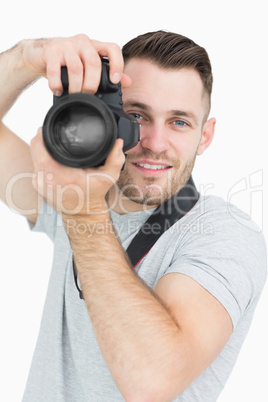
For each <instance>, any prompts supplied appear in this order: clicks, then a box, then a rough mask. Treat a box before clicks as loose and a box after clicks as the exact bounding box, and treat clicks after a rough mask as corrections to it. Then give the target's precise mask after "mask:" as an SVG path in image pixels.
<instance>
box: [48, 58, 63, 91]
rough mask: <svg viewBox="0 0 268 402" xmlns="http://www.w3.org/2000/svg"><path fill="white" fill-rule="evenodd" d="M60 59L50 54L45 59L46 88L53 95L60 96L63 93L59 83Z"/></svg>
mask: <svg viewBox="0 0 268 402" xmlns="http://www.w3.org/2000/svg"><path fill="white" fill-rule="evenodd" d="M61 61H62V60H61V59H59V58H58V57H56V55H55V54H54V52H51V53H50V54H49V56H48V58H47V68H46V70H47V71H46V73H47V80H48V86H49V88H50V89H51V91H52V92H53V94H54V95H56V96H60V95H61V94H62V91H63V87H62V82H61V64H62V63H61Z"/></svg>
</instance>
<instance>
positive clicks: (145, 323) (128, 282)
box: [64, 214, 182, 401]
mask: <svg viewBox="0 0 268 402" xmlns="http://www.w3.org/2000/svg"><path fill="white" fill-rule="evenodd" d="M72 219H73V217H72ZM75 219H76V218H75ZM64 221H65V225H66V228H68V217H65V218H64ZM79 223H83V224H85V223H86V224H87V225H89V226H90V227H91V229H93V230H92V231H91V234H90V237H88V235H87V234H84V235H79V234H77V233H75V231H74V230H69V233H68V235H69V238H70V241H71V245H72V248H73V252H74V258H75V261H76V265H77V269H78V273H79V279H80V282H81V286H82V291H83V296H84V299H85V302H86V304H87V308H88V311H89V314H90V317H91V320H92V324H93V327H94V330H95V333H96V336H97V339H98V342H99V345H100V348H101V350H102V354H103V356H104V358H105V360H106V363H107V365H108V367H109V369H110V371H111V373H112V375H113V377H114V379H115V381H116V382H117V385H118V387H119V389H120V390H121V392H122V394H123V395H124V397H125V398H126V400H139V401H143V400H145V399H144V398H145V396H146V397H150V398H152V397H153V392H155V390H158V391H157V393H158V394H159V398H160V399H159V400H161V401H162V400H165V399H162V398H163V395H165V392H166V390H164V389H161V387H163V388H164V387H165V386H166V384H167V383H169V381H167V380H171V383H172V377H173V376H174V375H178V371H177V367H178V366H179V365H178V362H179V360H180V357H181V356H180V353H182V350H181V349H179V347H178V345H179V341H180V337H181V334H180V329H179V328H178V326H177V325H176V323H175V321H174V320H173V319H172V317H171V315H170V314H169V312H168V311H167V309H166V307H165V306H164V305H163V304H162V303H161V302H160V300H158V299H157V297H156V296H155V295H154V294H153V292H152V291H151V290H149V289H148V288H147V287H146V285H145V284H143V283H142V282H141V281H140V280H139V278H138V277H137V276H136V275H135V273H134V272H133V270H132V268H131V267H130V266H129V264H128V262H127V259H126V256H125V254H124V251H123V250H122V247H121V245H120V243H119V241H118V240H117V238H116V236H115V233H114V231H113V228H112V224H111V221H110V218H109V215H108V214H103V215H99V216H98V219H97V220H96V219H95V220H94V217H93V218H92V217H89V218H87V221H86V222H81V221H79V220H76V224H79ZM94 225H95V229H96V230H95V231H94ZM72 227H73V226H72ZM101 228H103V230H101ZM67 232H68V230H67ZM169 391H171V393H172V390H169ZM154 397H155V396H154ZM153 400H158V399H153ZM167 400H168V399H167Z"/></svg>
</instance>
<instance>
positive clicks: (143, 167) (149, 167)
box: [132, 161, 172, 176]
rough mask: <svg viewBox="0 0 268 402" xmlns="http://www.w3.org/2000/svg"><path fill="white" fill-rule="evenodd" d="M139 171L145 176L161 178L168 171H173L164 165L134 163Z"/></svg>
mask: <svg viewBox="0 0 268 402" xmlns="http://www.w3.org/2000/svg"><path fill="white" fill-rule="evenodd" d="M132 165H133V166H135V167H136V168H137V169H138V170H139V171H141V172H142V173H144V174H145V175H151V176H159V175H161V174H163V173H165V172H167V171H168V170H170V169H172V166H170V165H167V164H164V163H156V162H152V161H142V162H132Z"/></svg>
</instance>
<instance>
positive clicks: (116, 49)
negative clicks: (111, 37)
mask: <svg viewBox="0 0 268 402" xmlns="http://www.w3.org/2000/svg"><path fill="white" fill-rule="evenodd" d="M110 49H111V50H112V51H114V52H121V50H120V46H119V45H118V44H117V43H110Z"/></svg>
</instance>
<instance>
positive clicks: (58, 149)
mask: <svg viewBox="0 0 268 402" xmlns="http://www.w3.org/2000/svg"><path fill="white" fill-rule="evenodd" d="M79 105H81V106H84V107H85V106H86V107H88V108H90V109H91V111H94V112H95V113H96V115H98V116H99V117H101V118H102V120H103V122H104V124H105V141H104V143H103V146H101V147H99V149H98V150H97V151H96V152H95V153H94V154H93V155H92V154H91V155H85V156H77V155H71V154H69V153H67V152H66V150H65V148H64V147H63V145H62V144H61V143H60V141H59V138H57V135H55V125H56V121H57V118H58V117H59V115H60V114H61V113H62V112H63V111H64V110H66V109H68V108H71V107H72V106H75V107H77V106H79ZM117 131H118V129H117V123H116V120H115V117H114V114H113V113H112V111H111V109H110V108H109V107H108V106H107V105H106V104H105V103H104V102H103V101H102V100H100V99H99V98H97V97H95V96H93V95H89V94H84V93H79V94H70V95H66V96H64V97H62V98H61V99H59V100H58V102H57V103H56V104H55V105H53V106H52V107H51V108H50V110H49V111H48V113H47V115H46V117H45V120H44V124H43V139H44V144H45V146H46V148H47V150H48V152H49V153H50V155H51V156H52V157H53V158H54V159H55V160H57V161H58V162H59V163H61V164H63V165H66V166H71V167H78V168H80V167H94V166H99V165H102V164H103V163H104V162H105V160H106V158H107V156H108V155H109V153H110V151H111V149H112V147H113V145H114V142H115V140H116V138H117Z"/></svg>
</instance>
